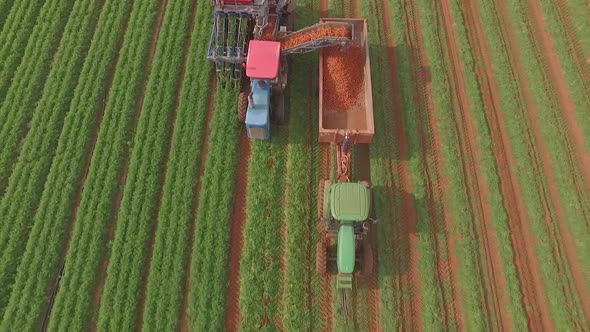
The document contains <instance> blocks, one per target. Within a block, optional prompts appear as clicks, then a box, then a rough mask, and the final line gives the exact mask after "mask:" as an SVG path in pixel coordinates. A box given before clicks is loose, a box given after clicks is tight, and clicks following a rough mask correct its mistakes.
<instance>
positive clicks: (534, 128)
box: [497, 1, 586, 324]
mask: <svg viewBox="0 0 590 332" xmlns="http://www.w3.org/2000/svg"><path fill="white" fill-rule="evenodd" d="M497 5H498V9H499V11H498V12H499V14H500V15H499V18H500V20H502V18H503V17H504V18H506V17H509V16H508V10H507V8H506V4H505V3H504V2H502V1H498V2H497ZM502 27H503V29H504V33H505V35H506V37H507V39H508V40H507V41H508V42H507V46H508V49H509V51H510V53H511V59H513V70H514V71H515V75H516V77H517V78H518V81H519V86H520V87H521V88H522V94H523V96H524V100H525V102H526V105H527V107H526V112H527V115H528V123H529V128H530V130H531V135H532V137H533V141H534V142H535V145H536V148H535V147H531V151H532V153H533V154H535V155H536V156H537V157H538V160H539V163H540V165H536V166H534V165H533V166H534V167H536V168H537V169H538V170H539V173H540V174H544V179H545V181H546V184H547V185H546V187H545V186H543V185H542V184H541V186H542V187H543V188H541V191H542V192H543V194H544V196H545V202H546V206H547V209H548V211H549V213H550V214H551V215H552V216H553V217H554V218H552V220H548V226H549V227H550V229H551V231H550V234H551V237H552V244H553V247H554V254H555V256H556V258H557V259H558V260H559V262H560V264H559V265H560V270H561V273H562V274H563V276H564V278H563V280H564V282H565V283H566V284H567V285H566V287H567V288H568V289H567V290H566V293H567V294H568V299H569V302H570V303H569V304H568V306H570V308H572V309H573V308H576V304H575V297H576V294H580V295H581V296H580V297H579V298H582V297H583V294H586V293H585V291H584V288H585V286H584V285H583V284H582V282H583V280H584V279H583V275H582V271H581V270H580V266H579V264H578V263H577V259H576V250H575V247H574V242H573V240H572V238H571V234H570V233H569V230H568V229H567V225H566V223H564V222H560V221H564V220H567V218H566V216H565V213H564V211H563V208H562V207H563V204H562V203H561V198H560V196H559V193H558V191H557V186H556V184H555V175H554V174H553V170H552V168H551V159H550V154H549V149H548V147H547V145H546V144H545V141H544V140H543V135H542V131H541V126H540V124H539V120H538V110H537V106H536V105H535V102H534V99H533V97H532V94H531V91H530V88H529V85H528V82H527V81H526V76H525V71H524V68H523V65H522V62H521V60H520V53H519V52H518V42H517V40H516V35H515V32H514V30H513V29H514V28H513V27H512V26H511V24H509V23H508V22H506V21H503V23H502ZM572 279H573V280H572ZM572 315H573V316H574V317H576V316H577V313H575V312H573V313H572ZM574 321H575V322H576V323H578V324H579V322H580V321H579V319H575V320H574Z"/></svg>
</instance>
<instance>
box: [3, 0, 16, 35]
mask: <svg viewBox="0 0 590 332" xmlns="http://www.w3.org/2000/svg"><path fill="white" fill-rule="evenodd" d="M13 2H14V0H0V29H2V27H3V26H4V21H5V20H6V16H8V13H9V12H10V9H11V8H12V3H13Z"/></svg>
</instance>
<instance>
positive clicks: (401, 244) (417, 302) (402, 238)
mask: <svg viewBox="0 0 590 332" xmlns="http://www.w3.org/2000/svg"><path fill="white" fill-rule="evenodd" d="M381 9H382V11H383V20H384V22H383V23H384V26H385V39H386V42H387V55H388V62H389V68H390V72H389V79H390V82H391V87H392V93H393V108H392V109H391V112H392V113H393V117H394V119H395V120H396V121H395V123H394V124H393V128H394V129H395V133H396V136H395V142H390V144H396V148H397V149H398V151H399V161H398V162H397V163H396V164H394V165H390V168H391V167H392V168H393V169H390V170H389V174H395V173H397V174H399V176H400V179H401V181H400V190H401V191H402V192H403V193H408V194H402V195H401V200H402V201H401V211H399V213H400V218H399V220H400V221H401V223H402V225H401V227H400V229H399V230H398V231H397V232H396V234H395V237H396V239H395V241H394V245H395V247H394V250H395V251H396V252H401V253H403V254H400V255H396V257H397V258H398V259H397V260H396V264H397V265H398V267H402V266H403V269H404V270H405V271H400V273H398V276H397V281H396V285H395V288H396V291H397V292H398V293H399V294H400V296H399V299H400V304H401V309H402V312H401V316H402V321H403V325H402V329H404V330H421V329H422V320H421V319H420V312H421V311H422V297H421V296H420V274H419V271H418V265H417V264H418V260H419V257H418V236H417V234H416V229H417V223H418V214H417V212H416V210H415V207H414V199H413V197H412V196H411V195H410V194H409V193H411V192H413V186H412V179H411V175H410V168H409V165H408V161H409V159H410V156H409V152H408V142H407V138H406V135H405V132H406V130H405V123H404V116H403V110H402V107H403V105H402V97H401V94H400V82H399V78H398V76H397V72H398V62H397V55H396V51H395V48H396V47H397V45H396V44H395V42H394V40H393V36H392V30H391V29H392V27H391V20H392V18H391V8H390V6H389V1H386V0H382V1H381ZM404 256H405V257H404ZM402 260H405V263H403V262H402ZM404 288H408V289H409V292H410V296H409V297H404V296H401V294H402V291H403V290H404Z"/></svg>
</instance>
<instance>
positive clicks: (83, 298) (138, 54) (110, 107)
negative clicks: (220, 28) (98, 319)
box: [39, 0, 160, 331]
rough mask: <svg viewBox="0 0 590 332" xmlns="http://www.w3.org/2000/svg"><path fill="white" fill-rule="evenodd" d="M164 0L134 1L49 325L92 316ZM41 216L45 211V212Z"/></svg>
mask: <svg viewBox="0 0 590 332" xmlns="http://www.w3.org/2000/svg"><path fill="white" fill-rule="evenodd" d="M159 4H160V0H152V1H135V2H134V5H133V9H132V12H131V17H130V19H129V23H128V24H127V32H126V35H125V40H124V42H123V45H122V48H121V50H120V54H119V59H118V62H117V66H116V70H115V74H114V78H113V82H112V84H111V89H110V91H109V96H108V100H107V104H106V108H105V111H104V116H103V120H102V123H101V127H100V131H99V135H98V139H97V142H96V146H95V148H94V153H93V156H92V161H91V164H90V170H89V172H88V176H87V179H86V183H85V185H84V190H83V192H82V199H81V202H80V207H79V211H78V214H77V216H76V224H75V228H74V232H73V234H72V239H71V244H70V249H69V251H68V255H67V257H66V265H65V271H66V272H65V275H64V277H63V279H62V281H61V284H60V291H59V293H58V295H57V298H56V301H55V305H54V308H53V311H52V314H51V320H50V326H49V329H50V330H76V331H79V330H85V329H88V327H89V326H90V321H91V319H92V318H93V314H94V313H93V312H92V310H93V309H94V308H93V304H92V297H93V295H94V291H95V288H96V284H97V282H98V279H99V268H100V264H101V262H102V261H103V260H104V258H105V257H106V256H107V250H105V248H106V247H107V246H108V244H107V232H108V229H109V227H112V226H111V225H112V224H113V223H112V221H111V220H112V218H113V210H114V209H115V206H114V205H115V196H116V194H117V192H118V184H119V179H120V177H121V172H122V169H123V165H124V161H125V154H126V153H127V150H128V144H129V143H128V140H129V138H130V133H132V132H133V126H132V124H133V120H134V116H135V113H136V104H137V98H138V96H139V93H140V91H141V86H142V84H143V82H144V77H145V76H146V75H147V74H146V65H145V63H146V60H147V58H148V50H149V47H150V40H151V39H152V38H157V36H155V37H154V36H153V29H152V27H153V25H154V22H155V19H156V15H157V11H158V6H159ZM147 71H148V72H149V68H148V69H147ZM81 126H82V127H86V126H89V125H88V124H86V125H81ZM65 157H66V156H65ZM60 158H61V157H60ZM78 174H79V173H78ZM65 176H66V177H67V176H69V174H66V175H65ZM50 179H51V177H50ZM69 190H71V189H69ZM70 195H71V194H70ZM43 206H45V205H43V204H42V207H43ZM40 211H41V210H40ZM67 213H69V212H67ZM48 215H49V214H48ZM39 216H43V215H42V214H41V212H40V214H39Z"/></svg>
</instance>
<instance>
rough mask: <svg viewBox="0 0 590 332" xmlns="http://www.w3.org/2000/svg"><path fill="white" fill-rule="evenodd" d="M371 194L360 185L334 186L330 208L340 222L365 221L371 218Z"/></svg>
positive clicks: (350, 183)
mask: <svg viewBox="0 0 590 332" xmlns="http://www.w3.org/2000/svg"><path fill="white" fill-rule="evenodd" d="M370 202H371V192H370V190H369V188H367V187H366V186H365V185H363V184H360V183H352V182H342V183H335V184H333V185H332V188H331V190H330V208H331V212H332V217H334V219H336V220H339V221H345V222H346V221H364V220H366V219H367V218H368V217H369V209H370Z"/></svg>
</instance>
